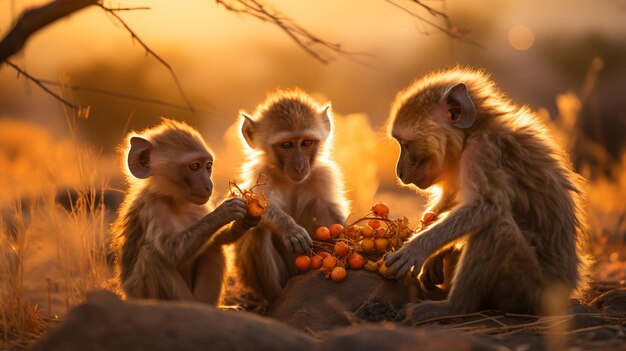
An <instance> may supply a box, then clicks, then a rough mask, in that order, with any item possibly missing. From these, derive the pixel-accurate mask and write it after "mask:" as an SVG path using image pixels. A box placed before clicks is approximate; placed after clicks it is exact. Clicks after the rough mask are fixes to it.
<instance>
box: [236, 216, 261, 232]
mask: <svg viewBox="0 0 626 351" xmlns="http://www.w3.org/2000/svg"><path fill="white" fill-rule="evenodd" d="M262 218H263V216H251V215H250V214H247V213H246V215H245V216H244V217H243V218H242V219H238V220H237V222H238V223H239V224H240V225H241V226H242V227H245V228H247V229H250V228H254V227H256V226H258V225H259V223H261V219H262Z"/></svg>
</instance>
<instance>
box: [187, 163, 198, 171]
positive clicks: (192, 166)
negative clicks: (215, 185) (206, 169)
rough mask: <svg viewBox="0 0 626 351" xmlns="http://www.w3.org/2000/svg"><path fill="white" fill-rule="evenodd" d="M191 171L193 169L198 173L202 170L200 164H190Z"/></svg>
mask: <svg viewBox="0 0 626 351" xmlns="http://www.w3.org/2000/svg"><path fill="white" fill-rule="evenodd" d="M189 169H191V170H192V171H197V170H198V169H200V162H194V163H192V164H190V165H189Z"/></svg>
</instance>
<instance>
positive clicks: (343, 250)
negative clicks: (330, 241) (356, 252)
mask: <svg viewBox="0 0 626 351" xmlns="http://www.w3.org/2000/svg"><path fill="white" fill-rule="evenodd" d="M349 252H350V246H348V244H346V243H345V242H343V241H337V243H335V253H336V254H337V255H339V256H345V255H347V254H348V253H349Z"/></svg>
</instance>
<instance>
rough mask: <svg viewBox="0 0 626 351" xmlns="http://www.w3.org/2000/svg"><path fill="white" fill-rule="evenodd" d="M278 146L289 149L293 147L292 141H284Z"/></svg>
mask: <svg viewBox="0 0 626 351" xmlns="http://www.w3.org/2000/svg"><path fill="white" fill-rule="evenodd" d="M280 147H282V148H283V149H291V148H292V147H293V143H292V142H291V141H285V142H284V143H282V144H280Z"/></svg>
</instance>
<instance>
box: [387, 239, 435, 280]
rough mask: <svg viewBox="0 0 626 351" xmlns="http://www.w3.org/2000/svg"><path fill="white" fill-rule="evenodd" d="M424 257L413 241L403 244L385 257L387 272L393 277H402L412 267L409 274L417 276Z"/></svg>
mask: <svg viewBox="0 0 626 351" xmlns="http://www.w3.org/2000/svg"><path fill="white" fill-rule="evenodd" d="M425 260H426V258H425V257H424V255H422V253H421V252H420V250H419V248H417V247H416V245H415V244H414V242H413V243H409V244H408V245H404V246H403V247H402V248H401V249H400V250H398V251H396V252H393V253H390V254H388V255H387V256H386V257H385V265H387V267H388V268H389V274H390V275H391V276H393V277H395V278H402V277H404V275H405V274H406V273H407V272H408V271H409V270H410V269H411V267H413V270H412V271H411V276H412V277H413V278H417V275H418V274H419V272H420V269H421V268H422V264H424V261H425Z"/></svg>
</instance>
